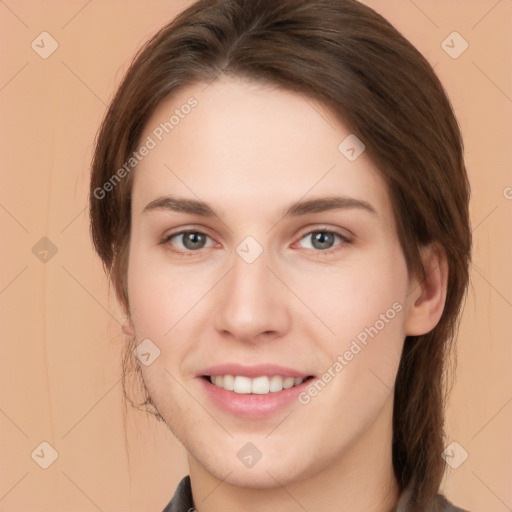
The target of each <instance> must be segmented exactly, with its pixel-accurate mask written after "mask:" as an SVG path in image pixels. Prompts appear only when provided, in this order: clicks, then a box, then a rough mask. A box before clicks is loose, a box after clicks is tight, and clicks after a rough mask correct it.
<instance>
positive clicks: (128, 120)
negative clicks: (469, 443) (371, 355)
mask: <svg viewBox="0 0 512 512" xmlns="http://www.w3.org/2000/svg"><path fill="white" fill-rule="evenodd" d="M221 73H223V74H225V75H227V76H236V77H244V78H248V79H250V80H253V81H257V82H260V83H267V84H268V83H270V84H274V85H276V86H278V87H281V88H284V89H287V90H290V91H295V92H298V93H300V94H302V95H304V96H306V97H310V98H313V99H315V100H318V101H320V102H322V104H324V105H325V106H326V107H327V108H329V109H330V110H331V111H332V112H333V113H334V114H335V115H336V116H339V117H338V118H339V119H340V120H341V121H342V122H343V123H344V124H345V125H346V126H348V127H349V128H350V130H351V131H352V133H354V134H356V135H357V137H358V138H359V139H361V140H362V141H364V144H365V146H366V151H367V153H368V155H369V156H370V158H371V159H372V161H373V162H374V163H375V164H376V166H377V168H378V169H379V171H380V173H381V175H382V177H383V178H384V180H385V182H386V184H387V187H388V191H389V194H390V197H391V200H392V204H393V208H394V215H395V218H396V222H397V227H398V236H399V239H400V243H401V246H402V250H403V252H404V255H405V259H406V262H407V266H408V269H409V272H410V274H411V275H420V276H421V275H424V274H423V268H422V264H421V258H420V253H419V249H420V247H421V246H423V245H425V244H428V243H431V242H436V243H438V244H439V245H441V246H442V247H443V248H444V250H445V252H446V255H447V260H448V267H449V275H448V290H447V297H446V303H445V307H444V312H443V314H442V317H441V319H440V321H439V323H438V324H437V326H436V327H435V328H434V329H433V330H432V331H431V332H429V333H428V334H425V335H423V336H408V337H407V338H406V340H405V344H404V349H403V353H402V358H401V362H400V366H399V370H398V376H397V380H396V386H395V402H394V414H393V447H392V456H393V467H394V471H395V475H396V478H397V480H398V483H399V486H400V489H401V490H403V489H404V488H405V487H406V486H407V485H409V484H410V486H411V488H412V497H413V506H414V510H417V511H422V510H427V509H428V510H430V509H431V508H432V507H434V506H435V505H434V503H435V495H436V494H437V492H438V490H439V486H440V483H441V480H442V477H443V474H444V470H445V463H444V461H443V459H442V457H441V453H442V451H443V448H444V406H445V403H446V399H447V396H448V386H447V380H446V376H447V373H446V370H447V369H448V368H447V364H446V362H447V360H448V357H449V356H450V354H451V349H452V348H453V340H454V338H455V334H456V329H457V325H458V320H459V313H460V309H461V305H462V303H463V299H464V296H465V292H466V288H467V284H468V270H469V262H470V257H471V229H470V225H469V214H468V202H469V194H470V189H469V183H468V178H467V173H466V169H465V164H464V159H463V143H462V138H461V134H460V130H459V127H458V124H457V121H456V119H455V116H454V114H453V111H452V108H451V105H450V102H449V99H448V98H447V95H446V93H445V91H444V89H443V86H442V85H441V83H440V81H439V79H438V78H437V77H436V75H435V73H434V71H433V69H432V67H431V66H430V65H429V64H428V62H427V61H426V59H425V58H424V57H423V56H422V55H421V54H420V53H419V52H418V51H417V50H416V49H415V48H414V47H413V46H412V44H411V43H409V42H408V41H407V40H406V39H405V38H404V37H403V36H402V35H401V34H400V33H399V32H398V31H397V30H396V29H395V28H394V27H393V26H392V25H391V24H390V23H389V22H388V21H386V20H385V19H384V18H383V17H382V16H380V15H379V14H377V13H376V12H374V11H373V10H372V9H370V8H369V7H366V6H364V5H363V4H360V3H359V2H357V1H355V0H279V1H276V0H200V1H198V2H196V3H194V4H193V5H191V6H190V7H189V8H188V9H186V10H185V11H183V12H182V13H181V14H180V15H179V16H178V17H177V18H176V19H175V20H173V21H172V22H171V23H170V24H168V25H166V26H165V27H163V28H162V29H161V30H160V31H159V32H158V33H157V34H156V35H155V36H154V37H153V38H152V39H151V40H149V41H148V42H147V43H146V44H145V45H144V46H143V47H142V48H141V49H140V51H139V52H138V54H137V55H136V56H135V58H134V60H133V62H132V63H131V66H130V68H129V70H128V72H127V74H126V76H125V78H124V80H123V82H122V84H121V86H120V87H119V89H118V91H117V93H116V95H115V97H114V99H113V100H112V102H111V105H110V107H109V109H108V111H107V113H106V116H105V118H104V121H103V124H102V126H101V129H100V131H99V132H98V136H97V141H96V148H95V154H94V160H93V166H92V178H91V188H90V216H91V233H92V238H93V241H94V245H95V248H96V250H97V252H98V254H99V255H100V257H101V259H102V261H103V264H104V267H105V270H106V272H107V273H108V275H109V277H110V278H111V280H112V283H113V284H114V288H115V290H116V294H117V296H118V298H119V300H120V301H121V303H122V304H123V306H124V307H125V310H126V311H129V301H128V294H127V289H126V271H127V254H128V247H129V240H130V200H131V187H132V180H133V172H131V173H129V174H128V175H127V176H126V177H125V178H123V179H121V180H119V182H118V183H117V182H116V184H115V186H113V187H111V190H110V191H109V192H108V193H106V194H103V196H104V197H103V196H101V195H100V194H98V190H100V189H101V188H102V187H103V186H104V184H105V183H106V182H107V181H108V180H109V179H111V178H112V176H113V174H114V173H115V171H116V170H118V169H120V168H121V167H122V166H123V165H124V164H125V162H126V161H127V160H128V159H129V157H130V155H131V154H132V152H133V151H134V150H135V149H136V148H137V144H138V142H139V138H140V136H141V133H142V131H143V129H144V127H145V124H146V122H147V121H148V119H149V117H150V115H151V114H152V113H153V112H154V110H155V108H156V107H157V106H158V105H159V104H160V103H161V102H162V100H164V99H165V98H166V97H167V96H168V95H169V94H171V93H174V92H176V91H177V90H178V89H180V88H184V87H186V86H188V85H192V84H194V83H198V82H211V81H212V80H215V78H216V77H218V76H219V75H220V74H221ZM132 350H133V346H127V350H126V353H125V358H124V366H123V369H124V371H125V372H126V370H127V368H128V366H129V365H130V364H132V363H133V360H134V357H133V355H132ZM131 367H132V368H133V369H134V371H137V368H136V367H138V365H136V367H134V366H133V364H132V366H131ZM139 377H140V375H139ZM143 387H144V386H143ZM123 390H124V391H125V396H126V397H127V398H128V396H127V394H126V390H125V387H124V381H123ZM132 405H133V402H132ZM144 405H146V406H148V409H147V410H148V411H149V412H153V414H155V415H156V416H157V417H159V418H160V419H162V418H161V416H159V414H158V411H156V410H155V408H154V404H153V403H152V401H151V398H150V397H149V396H148V395H147V394H146V400H145V401H144ZM151 408H153V409H151ZM432 509H433V508H432Z"/></svg>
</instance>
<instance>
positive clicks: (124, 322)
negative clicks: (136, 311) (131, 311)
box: [121, 316, 135, 337]
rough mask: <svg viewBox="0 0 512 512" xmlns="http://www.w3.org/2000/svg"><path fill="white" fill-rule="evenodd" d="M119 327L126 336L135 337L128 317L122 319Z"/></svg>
mask: <svg viewBox="0 0 512 512" xmlns="http://www.w3.org/2000/svg"><path fill="white" fill-rule="evenodd" d="M121 326H122V329H123V332H124V333H125V334H126V335H127V336H132V337H133V336H135V329H134V328H133V324H132V321H131V320H130V317H128V316H125V317H123V319H122V322H121Z"/></svg>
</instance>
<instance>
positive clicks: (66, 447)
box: [0, 0, 512, 512]
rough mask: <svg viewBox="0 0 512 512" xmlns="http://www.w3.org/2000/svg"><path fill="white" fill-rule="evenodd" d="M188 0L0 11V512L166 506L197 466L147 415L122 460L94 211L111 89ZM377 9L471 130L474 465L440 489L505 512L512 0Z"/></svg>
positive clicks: (116, 314)
mask: <svg viewBox="0 0 512 512" xmlns="http://www.w3.org/2000/svg"><path fill="white" fill-rule="evenodd" d="M188 3H189V2H185V1H176V0H174V1H173V0H165V1H163V0H146V1H144V2H142V1H139V2H136V1H134V0H130V1H120V0H117V1H113V0H112V1H100V0H92V1H85V0H74V1H66V2H57V1H56V0H53V1H46V2H37V1H35V0H32V1H28V0H5V1H0V38H1V41H0V42H1V47H2V50H3V51H2V60H1V69H0V109H1V110H0V115H1V117H0V119H1V121H0V124H1V134H2V137H1V186H0V226H1V237H2V238H1V243H0V247H1V249H0V251H1V262H2V263H1V267H0V314H1V322H2V324H1V325H2V329H1V331H0V333H1V340H2V346H1V371H0V389H1V393H0V439H1V443H0V447H1V453H0V461H1V462H0V511H9V512H18V511H20V512H21V511H23V512H26V511H28V510H30V511H36V512H39V511H41V512H42V511H54V512H60V511H74V512H78V511H83V512H89V511H97V510H100V511H103V512H110V511H112V512H117V511H120V510H124V511H155V512H157V511H160V510H162V508H163V507H164V505H165V504H166V503H167V502H168V501H169V499H170V498H171V496H172V494H173V493H174V490H175V487H176V485H177V483H178V482H179V480H180V479H181V477H182V476H184V475H185V474H187V466H186V459H185V454H184V451H183V448H182V447H181V445H180V444H179V443H178V442H177V441H176V440H175V439H174V437H173V436H172V434H171V433H170V432H168V431H167V430H166V428H165V426H163V425H161V424H157V423H156V422H155V421H154V420H153V419H152V418H149V419H147V418H146V417H145V416H144V415H143V414H142V413H139V412H131V413H129V415H128V444H129V448H130V450H129V455H130V459H129V460H128V457H127V453H126V451H125V445H124V433H123V422H122V407H121V398H122V393H121V381H120V350H121V346H122V343H123V338H122V336H121V330H120V325H119V320H120V311H119V309H118V306H117V305H116V303H115V300H114V297H113V293H112V292H109V290H108V287H107V282H106V279H105V276H104V274H103V271H102V267H101V264H100V261H99V259H98V258H97V257H96V256H95V254H94V253H93V250H92V244H91V241H90V238H89V233H88V216H87V211H86V202H87V193H88V179H89V165H90V160H91V155H92V147H93V142H94V137H95V134H96V130H97V129H98V127H99V123H100V121H101V119H102V116H103V113H104V111H105V107H106V105H107V104H108V102H109V100H110V99H111V97H112V95H113V92H114V90H115V87H116V85H117V84H118V83H119V81H120V79H121V77H122V75H123V73H124V71H125V70H126V69H127V66H128V64H129V62H130V60H131V58H132V56H133V55H134V53H135V51H136V50H137V49H138V48H139V47H140V45H141V44H142V43H143V42H144V41H145V40H146V39H147V38H148V37H149V36H150V35H152V34H153V33H154V32H155V31H156V30H157V29H158V28H160V27H161V26H162V25H164V24H165V23H167V21H168V20H170V19H171V18H172V17H173V16H174V15H175V13H176V12H177V11H178V10H179V9H181V8H183V7H184V6H186V5H188ZM366 3H367V4H368V5H370V6H372V7H373V8H375V9H376V10H377V11H379V12H381V13H382V14H383V15H384V16H386V17H387V18H388V19H389V20H390V21H391V22H392V23H394V24H395V26H396V27H397V28H398V29H399V30H400V31H402V32H403V33H404V35H405V36H406V37H408V38H409V39H410V40H411V42H412V43H413V44H415V45H416V46H417V47H418V48H419V50H420V51H421V52H422V53H423V54H424V55H425V56H426V57H427V59H428V60H429V62H431V64H432V65H434V66H435V70H436V72H437V73H438V75H439V76H440V78H441V80H442V82H443V83H444V85H445V87H446V88H447V91H448V93H449V95H450V97H451V100H452V103H453V105H454V108H455V111H456V114H457V116H458V119H459V121H460V124H461V127H462V131H463V135H464V138H465V145H466V160H467V166H468V170H469V174H470V179H471V183H472V188H473V197H472V203H471V219H472V225H473V228H474V242H475V245H474V264H473V267H472V278H471V289H470V293H469V297H468V301H467V305H466V309H465V314H464V317H463V323H462V327H461V330H460V336H459V341H458V369H457V382H456V385H455V387H454V389H453V393H452V398H451V401H450V404H449V409H448V411H447V445H448V444H449V443H451V442H453V441H456V442H457V443H459V444H460V445H461V447H463V449H464V450H466V451H467V452H468V455H469V457H468V458H467V460H466V461H465V462H464V463H463V464H462V465H461V466H460V467H458V468H457V469H452V468H449V470H448V472H447V478H446V481H445V484H444V488H443V489H444V491H445V493H446V494H447V496H448V497H449V498H450V499H451V500H452V501H453V502H454V503H456V504H458V505H459V506H461V507H464V508H469V509H471V511H472V512H505V511H507V510H511V509H512V486H511V485H510V482H511V481H512V468H511V460H512V442H511V435H510V434H511V431H512V429H511V427H512V386H511V384H512V378H511V371H510V370H511V348H510V347H511V343H510V340H511V336H510V332H511V327H512V322H511V318H512V315H511V312H512V278H511V272H510V269H509V264H510V261H511V259H510V254H511V249H512V245H511V240H512V236H511V235H512V233H511V229H510V226H511V218H512V199H511V198H512V188H507V187H512V174H511V163H512V158H511V157H512V150H511V133H512V130H511V124H512V122H511V119H512V116H511V114H512V80H511V75H512V64H511V63H512V59H511V47H512V45H511V34H512V30H511V28H512V1H511V0H500V1H496V0H442V1H439V0H435V1H431V0H428V1H427V0H415V1H412V0H398V1H397V0H367V1H366ZM43 31H46V32H48V33H50V34H51V36H52V37H53V38H55V40H56V41H57V42H58V45H59V46H58V49H57V50H56V51H55V52H54V53H53V54H52V55H51V56H49V57H48V58H47V59H43V58H41V57H40V56H39V54H38V53H36V52H35V51H34V50H33V49H32V48H31V43H32V41H34V40H35V39H36V38H37V37H38V36H39V34H41V32H43ZM453 31H457V32H459V33H460V34H461V36H462V37H463V38H464V39H465V40H466V41H467V42H468V43H469V48H468V49H467V50H466V51H465V52H464V53H463V54H462V55H460V57H458V58H457V59H453V58H452V57H450V56H449V55H448V54H447V53H446V52H445V51H444V50H443V47H442V46H441V44H442V41H443V40H445V38H446V37H447V36H448V35H449V34H451V33H452V32H453ZM38 40H40V39H38ZM448 41H449V40H448ZM36 42H37V41H36ZM450 44H451V43H450ZM454 44H455V43H454ZM457 44H460V41H459V42H457ZM456 48H460V47H457V46H456ZM507 196H508V199H507ZM43 237H48V238H49V239H50V240H51V242H52V244H54V246H55V248H56V249H57V252H56V253H55V254H54V255H52V252H51V251H50V252H48V254H47V255H46V260H47V261H46V262H44V261H41V259H40V258H43V257H44V256H45V253H44V252H40V251H42V250H44V247H41V246H36V249H34V250H33V247H34V246H35V245H36V244H37V243H38V242H39V241H40V239H41V238H43ZM38 251H39V253H38ZM34 253H36V254H34ZM205 435H206V433H205ZM43 441H46V442H48V443H49V444H50V445H51V446H52V447H53V448H54V449H55V450H56V451H57V452H58V458H57V459H56V460H55V462H54V463H53V464H52V465H51V466H50V467H48V468H47V469H42V468H41V467H40V466H39V465H38V464H37V463H36V462H35V460H38V461H39V462H41V461H43V462H44V460H48V457H49V453H50V451H49V449H48V448H44V447H43V452H41V448H40V447H39V445H40V443H41V442H43ZM36 448H37V450H36ZM34 450H36V452H35V454H34V459H35V460H34V459H33V458H32V457H31V454H32V453H33V452H34ZM45 450H46V451H45ZM457 450H459V452H458V453H459V455H460V453H461V452H460V448H457ZM42 453H44V456H42ZM37 454H39V456H38V455H37ZM459 455H458V456H459ZM130 479H131V480H130Z"/></svg>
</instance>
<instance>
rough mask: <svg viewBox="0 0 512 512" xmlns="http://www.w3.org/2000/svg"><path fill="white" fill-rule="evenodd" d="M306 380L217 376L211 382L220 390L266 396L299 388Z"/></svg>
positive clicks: (278, 377) (298, 378) (276, 377)
mask: <svg viewBox="0 0 512 512" xmlns="http://www.w3.org/2000/svg"><path fill="white" fill-rule="evenodd" d="M303 380H304V379H303V378H302V377H297V378H294V377H281V376H280V375H274V376H272V377H270V378H269V377H267V376H262V377H256V378H255V379H250V378H249V377H244V376H242V375H236V376H233V375H215V376H211V377H210V382H211V383H212V384H215V385H216V386H218V387H220V388H224V389H226V390H228V391H234V392H235V393H240V394H243V395H248V394H251V393H253V394H256V395H266V394H268V393H276V392H278V391H282V390H283V389H289V388H291V387H293V386H298V385H299V384H301V383H302V381H303Z"/></svg>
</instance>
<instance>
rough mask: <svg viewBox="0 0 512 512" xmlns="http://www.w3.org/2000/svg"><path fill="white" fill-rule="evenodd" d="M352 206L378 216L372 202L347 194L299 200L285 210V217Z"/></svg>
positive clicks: (350, 207)
mask: <svg viewBox="0 0 512 512" xmlns="http://www.w3.org/2000/svg"><path fill="white" fill-rule="evenodd" d="M352 208H357V209H361V210H364V211H367V212H369V213H371V214H372V215H375V216H377V217H378V215H377V211H376V210H375V208H374V207H373V206H372V205H371V204H370V203H368V202H367V201H363V200H362V199H356V198H354V197H347V196H328V197H319V198H316V199H308V200H305V201H297V202H296V203H293V204H291V205H290V206H289V207H288V208H287V209H285V210H284V212H283V217H298V216H299V215H307V214H308V213H319V212H326V211H329V210H338V209H343V210H345V209H352Z"/></svg>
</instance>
